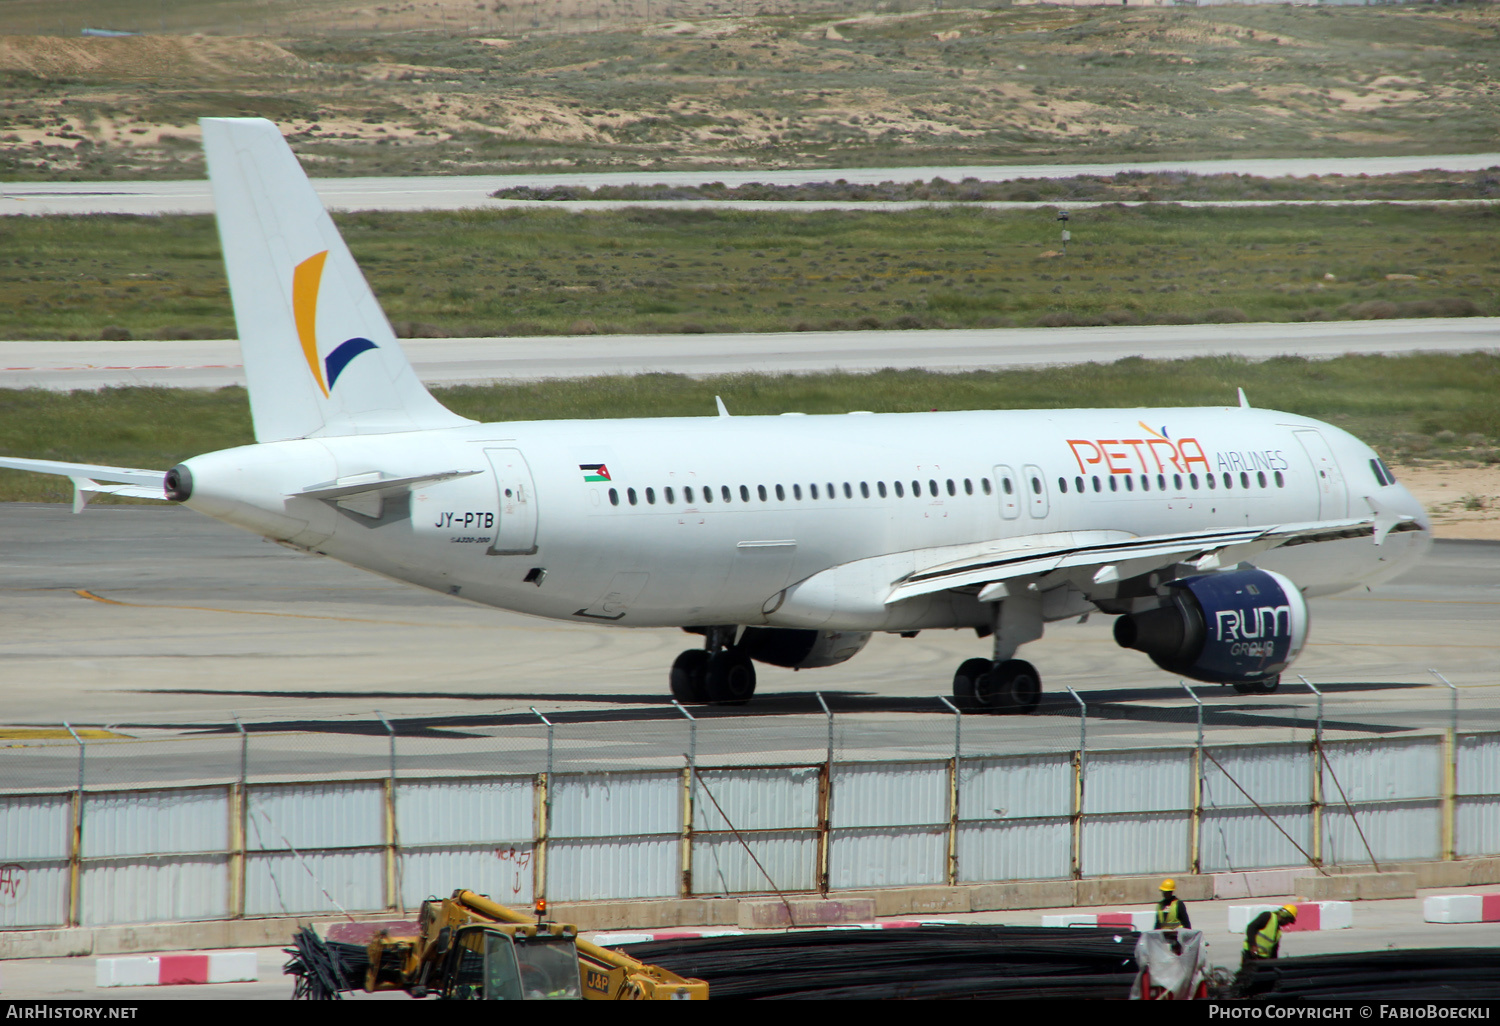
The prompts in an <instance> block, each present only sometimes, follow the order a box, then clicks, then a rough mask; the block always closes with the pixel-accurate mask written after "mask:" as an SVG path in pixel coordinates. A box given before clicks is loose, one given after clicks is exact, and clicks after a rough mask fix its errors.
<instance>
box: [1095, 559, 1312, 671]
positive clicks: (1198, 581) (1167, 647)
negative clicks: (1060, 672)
mask: <svg viewBox="0 0 1500 1026" xmlns="http://www.w3.org/2000/svg"><path fill="white" fill-rule="evenodd" d="M1306 638H1307V603H1306V602H1305V601H1304V600H1303V598H1302V593H1301V592H1299V591H1298V590H1297V586H1296V585H1294V584H1293V583H1292V582H1291V581H1289V580H1287V579H1286V578H1285V577H1283V576H1281V575H1280V574H1277V573H1272V572H1271V571H1269V570H1255V569H1244V570H1232V571H1228V572H1225V573H1217V574H1203V575H1200V576H1196V577H1184V578H1182V579H1180V580H1176V581H1172V582H1170V583H1169V584H1167V585H1166V594H1165V595H1164V596H1163V599H1162V604H1161V605H1160V606H1158V607H1157V608H1155V609H1148V610H1144V611H1141V612H1135V613H1127V614H1125V615H1123V616H1121V617H1120V618H1119V619H1118V620H1116V621H1115V641H1116V642H1118V643H1119V645H1120V647H1122V648H1133V649H1136V650H1137V651H1140V652H1144V653H1146V654H1147V655H1148V656H1150V657H1151V660H1152V662H1154V663H1156V665H1157V666H1160V667H1161V668H1162V669H1163V670H1166V671H1167V672H1168V673H1176V674H1180V675H1181V676H1184V677H1191V678H1193V679H1194V680H1202V681H1208V682H1209V683H1211V684H1237V683H1249V682H1253V681H1262V680H1266V679H1268V678H1274V677H1275V676H1276V675H1277V674H1279V673H1281V672H1282V671H1283V670H1285V669H1286V668H1287V667H1288V666H1290V665H1291V664H1292V660H1294V659H1296V658H1297V655H1298V654H1299V653H1300V652H1301V651H1302V643H1303V642H1304V641H1305V640H1306Z"/></svg>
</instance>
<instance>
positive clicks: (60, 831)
mask: <svg viewBox="0 0 1500 1026" xmlns="http://www.w3.org/2000/svg"><path fill="white" fill-rule="evenodd" d="M72 832H73V796H72V795H71V794H37V795H11V796H8V797H4V798H0V860H4V861H6V862H10V861H11V860H14V859H65V858H67V857H68V847H69V845H70V843H71V840H72V839H71V834H72Z"/></svg>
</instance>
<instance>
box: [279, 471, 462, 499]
mask: <svg viewBox="0 0 1500 1026" xmlns="http://www.w3.org/2000/svg"><path fill="white" fill-rule="evenodd" d="M480 473H483V471H479V470H443V471H439V472H438V473H436V474H417V475H416V476H414V477H384V476H382V475H379V474H361V475H359V477H358V479H351V478H340V479H339V480H337V481H332V482H329V483H328V484H320V485H313V486H312V487H310V488H304V489H302V491H300V492H293V493H291V494H292V495H294V496H296V497H297V498H300V499H330V500H331V499H348V498H352V497H353V496H356V495H365V494H369V493H376V494H379V493H390V492H399V491H402V490H404V489H407V488H410V487H411V486H412V485H417V484H429V483H431V482H434V481H447V480H449V479H450V478H455V477H470V476H471V475H474V474H480Z"/></svg>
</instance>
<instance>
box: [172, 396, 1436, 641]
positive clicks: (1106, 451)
mask: <svg viewBox="0 0 1500 1026" xmlns="http://www.w3.org/2000/svg"><path fill="white" fill-rule="evenodd" d="M1374 458H1375V454H1374V453H1373V452H1372V451H1371V450H1370V449H1369V448H1368V447H1367V446H1365V445H1364V444H1363V443H1361V442H1360V441H1359V440H1357V439H1355V438H1353V437H1352V436H1350V435H1348V434H1347V433H1345V432H1343V431H1341V430H1339V429H1337V428H1333V427H1330V426H1329V425H1326V424H1321V423H1319V422H1317V421H1313V420H1309V419H1307V418H1304V417H1298V416H1294V415H1291V414H1285V413H1277V412H1274V411H1267V410H1255V409H1245V408H1236V407H1230V408H1217V407H1216V408H1198V409H1155V410H1055V411H999V412H963V413H910V414H865V415H860V414H851V415H832V416H782V417H713V418H673V419H650V420H646V419H641V420H596V421H536V422H519V423H499V424H483V425H471V426H465V427H458V428H451V429H441V430H430V431H420V432H409V433H398V434H375V435H353V436H340V437H331V438H321V439H319V438H312V439H300V440H295V441H285V442H273V443H268V444H260V445H253V446H246V447H243V448H239V449H231V450H225V451H223V452H217V453H210V454H207V455H204V456H200V457H196V458H194V459H192V460H189V461H188V462H187V466H188V468H189V469H190V470H191V472H192V474H193V480H194V491H193V496H192V498H191V499H190V500H189V502H188V505H189V506H192V507H194V508H196V509H199V510H200V511H202V512H204V513H207V514H209V515H211V516H214V517H217V518H219V519H221V520H224V521H226V522H229V523H232V524H236V525H238V526H241V527H245V528H248V529H249V530H252V531H256V532H257V533H260V534H263V535H265V536H267V537H271V538H275V539H278V540H282V541H285V542H288V543H290V544H292V545H295V546H297V547H299V548H304V549H308V550H311V551H315V552H318V553H321V554H325V555H328V556H332V557H333V558H335V559H339V560H341V561H343V562H346V563H350V564H352V565H355V566H359V567H363V568H366V569H369V570H373V571H375V572H377V573H381V574H385V575H387V576H390V577H393V578H398V579H400V580H403V581H408V582H410V583H413V584H417V585H420V586H422V587H425V588H431V589H434V590H437V591H442V592H446V593H449V594H453V595H457V596H460V597H462V598H464V599H468V600H472V601H475V602H481V603H485V604H488V605H494V606H499V607H503V608H507V609H513V610H517V611H521V612H526V613H532V614H536V615H539V616H545V617H552V618H558V619H574V620H596V621H599V622H606V623H616V624H619V625H622V626H694V625H711V624H770V625H782V626H794V627H817V628H827V629H842V630H913V629H919V628H928V627H932V628H936V627H961V626H977V625H981V624H984V623H986V622H988V619H989V617H991V616H992V613H991V612H989V611H986V609H985V608H984V607H983V605H982V604H981V603H979V602H978V601H977V600H976V599H975V597H974V596H973V595H971V594H960V593H951V592H950V593H941V594H938V595H933V596H923V597H921V598H918V599H912V600H910V601H908V602H900V603H895V604H894V605H891V606H881V605H880V601H879V600H880V599H882V598H883V595H876V596H875V598H874V600H873V601H872V593H871V591H870V588H875V589H879V588H881V587H885V588H886V589H888V587H889V582H890V581H893V580H894V579H895V578H897V577H899V576H900V575H901V573H903V572H910V571H912V570H916V569H921V568H922V565H931V564H932V563H934V562H939V561H941V558H942V554H943V552H944V551H949V552H952V553H957V554H962V553H963V552H964V549H965V547H966V546H973V545H976V544H981V543H990V542H994V541H995V540H1000V539H1008V538H1018V537H1022V536H1028V535H1037V534H1049V535H1056V534H1059V533H1065V532H1078V531H1098V530H1109V531H1122V532H1128V533H1130V534H1134V535H1154V534H1162V533H1167V532H1173V531H1188V530H1195V529H1205V528H1212V527H1244V526H1254V525H1274V524H1286V523H1298V522H1307V521H1318V520H1335V519H1339V518H1343V517H1346V516H1368V515H1369V512H1370V505H1369V503H1368V502H1367V500H1366V497H1367V496H1368V497H1370V498H1371V499H1373V500H1374V501H1376V502H1377V503H1379V504H1381V505H1383V506H1384V507H1386V508H1388V509H1389V508H1395V509H1397V510H1399V511H1400V512H1401V513H1404V514H1407V515H1409V516H1412V517H1415V518H1417V521H1418V523H1420V524H1421V525H1422V526H1423V527H1424V528H1425V527H1426V526H1427V525H1426V517H1425V514H1424V513H1423V511H1422V509H1421V507H1420V505H1419V504H1417V503H1416V502H1415V500H1413V499H1412V497H1411V496H1410V495H1409V494H1408V493H1407V492H1406V490H1405V489H1404V488H1402V487H1401V486H1400V485H1399V484H1383V483H1381V480H1380V479H1379V478H1378V477H1377V476H1376V472H1375V470H1374V468H1373V467H1372V466H1371V461H1372V460H1373V459H1374ZM598 465H602V466H603V468H604V469H603V471H602V472H601V471H600V470H598V469H585V468H596V467H597V466H598ZM444 471H463V472H468V473H467V474H466V476H461V477H455V478H450V479H447V480H442V481H438V482H435V483H427V484H422V485H417V486H414V487H413V488H412V489H411V491H410V493H409V494H407V493H404V492H403V493H401V494H398V495H394V496H390V497H387V498H386V499H385V500H384V501H383V502H380V503H377V504H376V505H375V506H373V507H372V506H370V505H369V503H368V501H366V502H365V503H363V504H361V503H358V502H351V503H349V504H348V506H349V507H351V508H345V507H341V506H338V505H337V504H335V503H334V502H331V501H328V500H324V499H315V498H304V497H298V496H296V495H295V494H294V493H296V492H299V491H302V490H304V489H308V488H310V487H314V486H319V485H328V484H329V483H332V482H340V483H342V482H346V481H351V480H352V481H356V482H357V481H359V480H361V479H362V478H361V475H366V476H374V475H377V474H378V475H383V476H384V477H385V478H393V477H402V476H417V475H422V474H434V473H440V472H444ZM606 474H607V476H608V479H607V480H606V479H604V478H605V475H606ZM1210 477H1212V478H1213V482H1212V487H1210V483H1209V479H1210ZM588 478H594V480H589V479H588ZM1226 482H1227V483H1226ZM1247 485H1248V486H1247ZM632 496H633V501H632ZM1427 544H1429V533H1428V532H1427V531H1426V530H1422V531H1414V532H1407V533H1402V534H1393V535H1391V536H1390V537H1388V538H1387V539H1385V542H1384V544H1382V545H1379V546H1376V545H1373V544H1372V543H1371V540H1370V538H1369V537H1364V538H1356V539H1349V540H1345V541H1336V542H1325V543H1321V544H1317V545H1305V546H1299V547H1297V548H1296V549H1295V550H1287V551H1284V552H1276V551H1272V552H1269V553H1266V554H1265V555H1264V556H1263V557H1261V558H1258V559H1257V560H1256V561H1255V562H1256V564H1257V565H1259V566H1263V567H1265V568H1267V569H1272V570H1277V571H1279V572H1281V573H1284V574H1286V575H1287V576H1288V577H1290V578H1291V579H1292V580H1293V581H1294V582H1295V583H1296V584H1297V586H1298V587H1299V588H1301V589H1302V590H1303V591H1304V593H1306V594H1309V595H1318V594H1327V593H1332V592H1336V591H1341V590H1344V589H1347V588H1350V587H1354V586H1356V585H1359V584H1372V583H1375V582H1378V581H1381V580H1385V579H1388V578H1389V577H1391V576H1393V575H1394V574H1396V573H1398V572H1400V571H1401V570H1402V569H1404V568H1405V567H1407V566H1409V565H1410V564H1411V563H1412V562H1414V561H1415V559H1416V558H1418V557H1419V556H1420V554H1421V552H1422V551H1423V550H1424V549H1425V547H1426V545H1427ZM859 561H867V563H868V565H869V566H870V567H871V568H872V569H871V574H867V575H866V577H871V575H873V577H872V578H871V580H870V583H869V584H868V585H859V586H854V587H851V586H850V585H849V584H847V583H846V584H843V585H840V586H830V587H827V588H822V589H821V590H819V589H817V588H812V589H811V590H810V591H809V592H808V596H805V597H804V599H803V600H802V601H797V591H796V589H793V590H792V591H791V596H792V601H787V594H786V590H787V589H788V588H789V586H792V585H796V584H797V583H798V582H803V581H806V580H807V579H808V578H811V577H813V576H814V575H817V574H819V573H822V572H824V571H828V570H830V568H834V567H839V566H841V565H844V564H855V563H858V562H859ZM903 567H904V569H903ZM852 579H854V578H851V580H852ZM841 589H842V590H841ZM813 595H815V596H816V599H813V598H811V597H810V596H813ZM1070 613H1071V614H1072V615H1076V613H1077V609H1061V608H1060V609H1059V611H1057V612H1056V615H1049V616H1048V619H1055V618H1059V617H1060V616H1062V615H1069V614H1070Z"/></svg>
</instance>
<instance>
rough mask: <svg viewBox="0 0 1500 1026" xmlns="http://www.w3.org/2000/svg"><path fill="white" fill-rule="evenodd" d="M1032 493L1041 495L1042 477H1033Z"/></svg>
mask: <svg viewBox="0 0 1500 1026" xmlns="http://www.w3.org/2000/svg"><path fill="white" fill-rule="evenodd" d="M1031 494H1032V495H1041V494H1042V479H1041V478H1039V477H1033V478H1032V479H1031Z"/></svg>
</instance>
